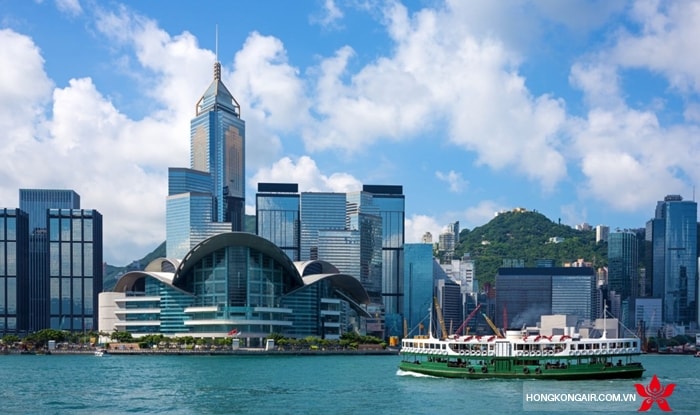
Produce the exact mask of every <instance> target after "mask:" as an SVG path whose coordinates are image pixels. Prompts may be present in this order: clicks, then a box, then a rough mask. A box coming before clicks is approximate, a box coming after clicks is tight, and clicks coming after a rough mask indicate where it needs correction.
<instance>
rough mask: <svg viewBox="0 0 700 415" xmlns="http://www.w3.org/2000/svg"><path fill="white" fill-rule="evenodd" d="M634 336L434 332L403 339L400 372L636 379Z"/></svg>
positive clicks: (638, 351)
mask: <svg viewBox="0 0 700 415" xmlns="http://www.w3.org/2000/svg"><path fill="white" fill-rule="evenodd" d="M640 346H641V345H640V339H638V338H607V337H606V335H605V332H603V336H602V337H600V338H580V336H579V335H578V334H573V333H572V335H552V336H540V335H533V334H528V332H527V331H525V330H507V331H506V332H505V335H501V334H500V333H499V334H498V335H491V336H477V335H462V336H456V335H452V336H449V337H448V338H445V339H437V338H435V337H433V336H432V335H426V336H417V337H414V338H405V339H403V340H402V341H401V351H400V355H401V362H400V364H399V369H400V370H402V371H407V372H413V373H420V374H424V375H431V376H439V377H448V378H467V379H481V378H503V379H557V380H580V379H621V378H640V377H641V376H642V374H643V373H644V367H642V364H641V363H640V362H639V361H638V360H637V358H638V356H639V355H640V354H641V349H640Z"/></svg>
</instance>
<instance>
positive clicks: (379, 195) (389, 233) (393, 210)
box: [362, 185, 406, 315]
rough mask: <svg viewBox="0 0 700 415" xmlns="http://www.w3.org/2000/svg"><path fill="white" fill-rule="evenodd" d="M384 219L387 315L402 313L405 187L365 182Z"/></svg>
mask: <svg viewBox="0 0 700 415" xmlns="http://www.w3.org/2000/svg"><path fill="white" fill-rule="evenodd" d="M362 189H363V191H364V192H368V193H371V194H372V204H373V205H374V206H375V207H376V208H377V209H378V210H379V215H380V216H381V218H382V288H381V292H382V302H383V303H384V309H385V312H386V314H388V315H391V314H398V315H403V313H404V310H403V303H404V302H403V295H404V285H403V282H404V270H403V264H404V242H405V230H404V226H405V225H404V223H405V216H406V215H405V210H406V208H405V205H406V200H405V196H404V195H403V186H385V185H364V186H363V187H362Z"/></svg>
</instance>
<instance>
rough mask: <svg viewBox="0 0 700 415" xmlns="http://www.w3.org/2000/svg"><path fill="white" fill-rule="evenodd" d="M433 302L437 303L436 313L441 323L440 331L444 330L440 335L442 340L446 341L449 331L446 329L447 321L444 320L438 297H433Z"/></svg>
mask: <svg viewBox="0 0 700 415" xmlns="http://www.w3.org/2000/svg"><path fill="white" fill-rule="evenodd" d="M433 300H434V301H435V312H436V313H437V317H438V322H439V323H440V330H442V333H440V338H441V339H444V338H445V337H447V329H446V328H445V319H444V318H442V309H441V308H440V303H438V299H437V297H433Z"/></svg>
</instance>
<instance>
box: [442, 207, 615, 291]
mask: <svg viewBox="0 0 700 415" xmlns="http://www.w3.org/2000/svg"><path fill="white" fill-rule="evenodd" d="M554 237H559V238H563V239H564V240H563V241H562V242H559V243H554V242H550V238H554ZM465 253H469V254H470V255H471V257H472V259H474V260H475V267H476V277H477V279H478V280H479V284H483V283H486V282H493V280H494V278H495V275H496V272H497V271H498V268H499V267H501V266H503V260H505V259H519V260H523V261H524V265H525V266H526V267H534V266H535V264H536V261H537V260H539V259H551V260H554V264H555V266H562V264H564V263H565V262H573V261H576V260H577V259H579V258H583V259H584V260H585V261H587V262H592V263H593V266H594V267H596V268H597V267H601V266H606V265H607V262H608V259H607V244H605V243H603V242H601V243H596V241H595V231H594V230H590V231H579V230H576V229H574V228H572V227H570V226H567V225H561V224H557V223H555V222H552V221H551V220H549V219H548V218H547V217H546V216H544V215H542V214H540V213H537V212H518V211H514V212H506V213H501V214H499V215H498V216H496V217H495V218H493V219H492V220H491V221H490V222H488V223H487V224H485V225H483V226H479V227H476V228H474V229H472V230H468V229H464V230H462V231H461V232H460V234H459V243H458V244H457V247H456V249H455V258H461V257H462V256H463V255H464V254H465Z"/></svg>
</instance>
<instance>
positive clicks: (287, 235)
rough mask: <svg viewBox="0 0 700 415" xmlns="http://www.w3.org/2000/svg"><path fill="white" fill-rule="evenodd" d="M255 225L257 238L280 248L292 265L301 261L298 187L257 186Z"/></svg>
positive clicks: (278, 184)
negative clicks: (259, 237)
mask: <svg viewBox="0 0 700 415" xmlns="http://www.w3.org/2000/svg"><path fill="white" fill-rule="evenodd" d="M255 221H256V233H257V235H258V236H262V237H263V238H265V239H267V240H269V241H270V242H272V243H273V244H275V245H277V246H278V247H279V248H280V249H281V250H283V251H284V253H285V254H287V256H288V257H289V258H291V259H292V261H299V258H300V256H299V254H300V251H299V237H300V235H299V225H300V224H299V186H298V185H297V184H296V183H258V193H257V194H256V195H255Z"/></svg>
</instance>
